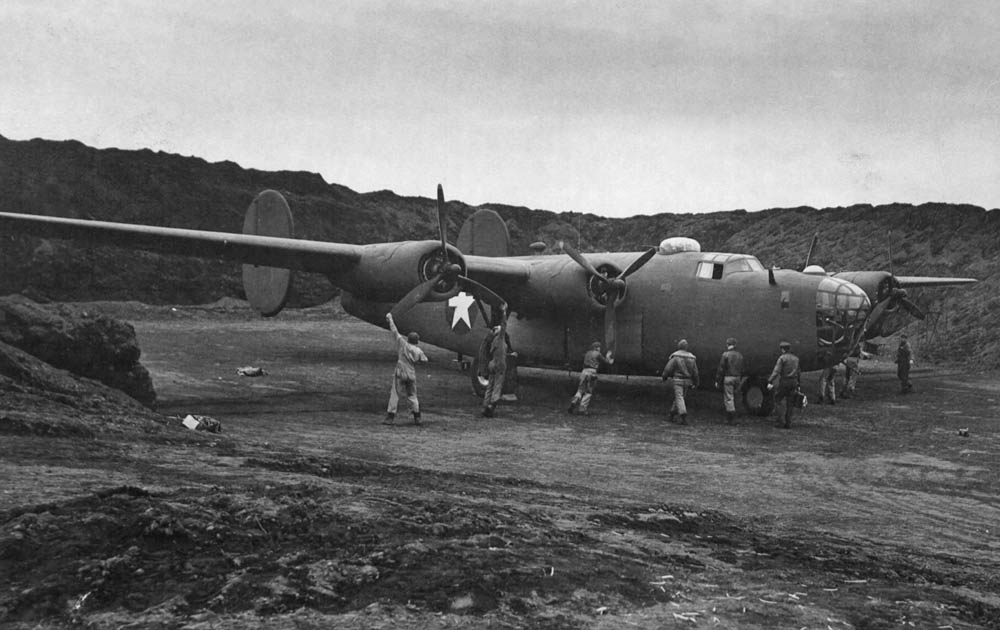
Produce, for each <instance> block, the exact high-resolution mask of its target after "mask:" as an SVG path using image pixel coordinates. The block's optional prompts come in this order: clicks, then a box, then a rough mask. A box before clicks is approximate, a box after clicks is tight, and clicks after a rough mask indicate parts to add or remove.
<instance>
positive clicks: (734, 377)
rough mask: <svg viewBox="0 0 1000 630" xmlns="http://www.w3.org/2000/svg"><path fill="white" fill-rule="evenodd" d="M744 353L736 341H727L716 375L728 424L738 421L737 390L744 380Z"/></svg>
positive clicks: (733, 339) (717, 386) (731, 339)
mask: <svg viewBox="0 0 1000 630" xmlns="http://www.w3.org/2000/svg"><path fill="white" fill-rule="evenodd" d="M743 373H744V370H743V353H741V352H740V351H739V350H737V349H736V339H735V338H733V337H730V338H729V339H726V351H725V352H723V353H722V358H721V359H720V360H719V369H718V370H717V371H716V373H715V387H716V389H721V390H722V402H723V404H724V405H725V407H726V422H727V423H730V424H732V422H733V420H735V419H736V390H737V389H739V387H740V384H741V382H742V380H743Z"/></svg>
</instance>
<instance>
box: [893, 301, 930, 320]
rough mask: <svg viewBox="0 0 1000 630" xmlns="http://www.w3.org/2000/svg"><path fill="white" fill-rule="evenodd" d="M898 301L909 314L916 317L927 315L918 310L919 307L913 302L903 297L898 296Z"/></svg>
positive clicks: (922, 317) (921, 317) (920, 317)
mask: <svg viewBox="0 0 1000 630" xmlns="http://www.w3.org/2000/svg"><path fill="white" fill-rule="evenodd" d="M899 303H900V304H901V305H902V306H903V308H904V309H906V311H907V312H908V313H909V314H910V315H913V316H914V317H916V318H917V319H924V318H925V317H927V315H925V314H924V312H923V311H922V310H920V307H919V306H917V305H916V304H914V303H913V302H912V301H911V300H909V299H907V298H905V297H903V298H899Z"/></svg>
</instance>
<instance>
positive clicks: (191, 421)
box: [181, 414, 222, 433]
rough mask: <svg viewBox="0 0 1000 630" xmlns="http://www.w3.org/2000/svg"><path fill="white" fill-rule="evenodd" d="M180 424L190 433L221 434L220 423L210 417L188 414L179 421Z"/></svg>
mask: <svg viewBox="0 0 1000 630" xmlns="http://www.w3.org/2000/svg"><path fill="white" fill-rule="evenodd" d="M181 424H183V425H184V426H186V427H187V428H189V429H191V430H192V431H208V432H209V433H222V423H221V422H219V421H218V420H216V419H215V418H212V417H210V416H196V415H193V414H188V415H186V416H184V419H183V420H181Z"/></svg>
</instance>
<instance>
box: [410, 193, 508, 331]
mask: <svg viewBox="0 0 1000 630" xmlns="http://www.w3.org/2000/svg"><path fill="white" fill-rule="evenodd" d="M437 215H438V231H439V234H440V237H441V248H440V249H439V250H437V253H436V254H435V255H436V256H437V260H438V269H439V271H438V273H437V274H436V275H434V276H433V277H431V278H429V279H428V280H425V281H424V282H421V283H420V284H418V285H417V286H415V287H413V289H411V290H410V292H409V293H407V294H406V295H404V296H403V299H401V300H400V301H399V302H397V303H396V305H395V306H393V307H392V311H391V312H392V316H393V318H396V317H398V316H400V315H401V314H403V313H405V312H407V311H408V310H410V309H411V308H413V307H414V306H416V305H417V304H420V303H421V302H424V301H426V300H427V297H428V296H429V295H430V294H431V292H432V291H434V290H435V288H437V290H438V292H439V293H444V294H447V293H449V290H450V289H452V288H454V287H456V286H457V287H461V289H463V290H465V291H467V292H468V293H469V294H470V295H471V296H472V297H473V298H475V299H476V301H477V302H486V303H487V304H489V305H490V307H491V308H492V309H494V317H496V313H502V316H501V318H500V319H501V320H502V324H503V325H506V319H507V302H506V301H505V300H504V299H503V298H502V297H500V296H499V295H497V294H496V293H495V292H493V291H492V290H491V289H489V288H488V287H486V286H484V285H482V284H480V283H479V282H476V281H475V280H473V279H472V278H470V277H468V276H464V275H462V266H461V265H458V264H455V263H453V262H450V261H449V260H448V206H447V205H446V204H445V202H444V188H443V187H442V186H441V184H438V187H437ZM438 299H440V298H438Z"/></svg>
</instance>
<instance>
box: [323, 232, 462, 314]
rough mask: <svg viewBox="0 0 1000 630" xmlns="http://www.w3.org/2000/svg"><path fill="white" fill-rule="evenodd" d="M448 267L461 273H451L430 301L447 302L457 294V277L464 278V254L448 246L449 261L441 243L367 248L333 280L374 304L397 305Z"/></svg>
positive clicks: (396, 244)
mask: <svg viewBox="0 0 1000 630" xmlns="http://www.w3.org/2000/svg"><path fill="white" fill-rule="evenodd" d="M446 265H458V267H459V268H460V269H461V271H460V273H458V274H456V273H451V274H449V275H450V278H449V279H443V280H442V281H441V282H439V283H438V284H437V285H435V287H434V290H433V291H431V293H430V295H428V296H427V298H426V300H427V301H440V300H445V299H447V298H449V297H451V296H453V295H455V294H456V293H457V292H458V286H457V283H456V282H455V280H454V277H455V276H456V275H465V260H464V259H463V258H462V254H461V252H459V251H458V249H456V248H455V247H453V246H451V245H449V246H448V248H447V258H445V256H443V255H442V250H441V243H440V241H405V242H402V243H376V244H373V245H365V246H364V251H363V254H362V256H361V260H360V261H359V262H358V264H357V265H355V267H354V268H353V269H351V270H350V271H347V272H344V273H342V274H338V275H335V276H333V277H331V281H332V282H333V283H334V284H336V285H337V286H340V287H343V288H344V289H346V290H348V291H350V292H351V293H353V294H354V295H356V296H357V297H360V298H363V299H365V300H371V301H374V302H396V301H399V300H400V299H402V298H403V296H405V295H406V294H407V293H409V292H410V291H411V290H412V289H413V288H414V287H415V286H417V285H418V284H420V283H421V282H425V281H427V280H430V279H431V278H434V277H436V276H437V275H438V274H440V273H441V272H442V271H443V270H444V268H445V266H446Z"/></svg>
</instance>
